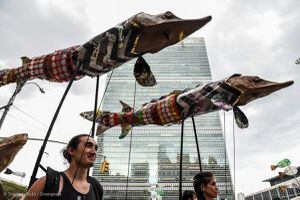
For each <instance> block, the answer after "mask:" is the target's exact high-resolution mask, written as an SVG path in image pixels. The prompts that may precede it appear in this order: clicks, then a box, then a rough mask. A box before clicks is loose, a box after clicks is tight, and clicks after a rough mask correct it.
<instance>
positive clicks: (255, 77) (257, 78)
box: [252, 76, 261, 82]
mask: <svg viewBox="0 0 300 200" xmlns="http://www.w3.org/2000/svg"><path fill="white" fill-rule="evenodd" d="M252 80H253V81H254V82H259V81H261V79H260V78H259V77H258V76H253V77H252Z"/></svg>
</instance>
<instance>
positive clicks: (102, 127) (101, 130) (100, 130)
mask: <svg viewBox="0 0 300 200" xmlns="http://www.w3.org/2000/svg"><path fill="white" fill-rule="evenodd" d="M110 128H111V127H110V126H106V125H103V124H98V126H97V130H96V135H101V134H102V133H104V132H105V131H107V130H108V129H110Z"/></svg>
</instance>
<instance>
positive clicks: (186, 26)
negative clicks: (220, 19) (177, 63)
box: [125, 11, 212, 55]
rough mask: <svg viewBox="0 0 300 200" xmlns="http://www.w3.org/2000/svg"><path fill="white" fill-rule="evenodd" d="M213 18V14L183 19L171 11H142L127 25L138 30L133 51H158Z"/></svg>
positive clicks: (140, 52) (127, 22) (141, 52)
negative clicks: (156, 12)
mask: <svg viewBox="0 0 300 200" xmlns="http://www.w3.org/2000/svg"><path fill="white" fill-rule="evenodd" d="M211 19H212V17H211V16H207V17H203V18H200V19H181V18H179V17H177V16H176V15H174V14H173V13H172V12H170V11H167V12H165V13H161V14H158V15H150V14H147V13H144V12H141V13H138V14H136V15H134V16H132V17H131V18H130V19H128V20H127V21H126V24H125V26H126V25H127V26H128V25H130V26H133V27H135V29H136V30H137V32H138V35H137V38H136V41H135V44H134V48H133V52H134V53H136V54H140V55H142V54H145V53H156V52H158V51H160V50H162V49H164V48H166V47H168V46H171V45H173V44H176V43H178V42H180V41H181V40H183V39H184V38H186V37H187V36H189V35H191V34H192V33H194V32H195V31H197V30H198V29H200V28H202V27H203V26H205V25H206V24H207V23H208V22H209V21H210V20H211Z"/></svg>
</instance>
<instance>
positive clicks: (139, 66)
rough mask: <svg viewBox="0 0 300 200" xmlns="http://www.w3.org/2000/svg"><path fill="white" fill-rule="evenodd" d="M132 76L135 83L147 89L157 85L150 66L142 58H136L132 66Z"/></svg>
mask: <svg viewBox="0 0 300 200" xmlns="http://www.w3.org/2000/svg"><path fill="white" fill-rule="evenodd" d="M133 74H134V76H135V79H136V81H137V82H138V83H139V84H140V85H141V86H145V87H149V86H154V85H156V84H157V83H156V80H155V77H154V75H153V73H152V71H151V69H150V66H149V65H148V63H147V62H146V61H145V59H144V58H143V57H142V56H140V57H138V59H137V60H136V63H135V64H134V72H133Z"/></svg>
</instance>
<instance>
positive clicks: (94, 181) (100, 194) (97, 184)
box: [88, 176, 103, 199]
mask: <svg viewBox="0 0 300 200" xmlns="http://www.w3.org/2000/svg"><path fill="white" fill-rule="evenodd" d="M88 182H89V183H90V184H91V185H92V187H93V188H94V189H95V190H96V195H97V199H102V198H103V187H102V185H101V184H100V182H99V181H98V180H97V179H96V178H94V177H91V176H88Z"/></svg>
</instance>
